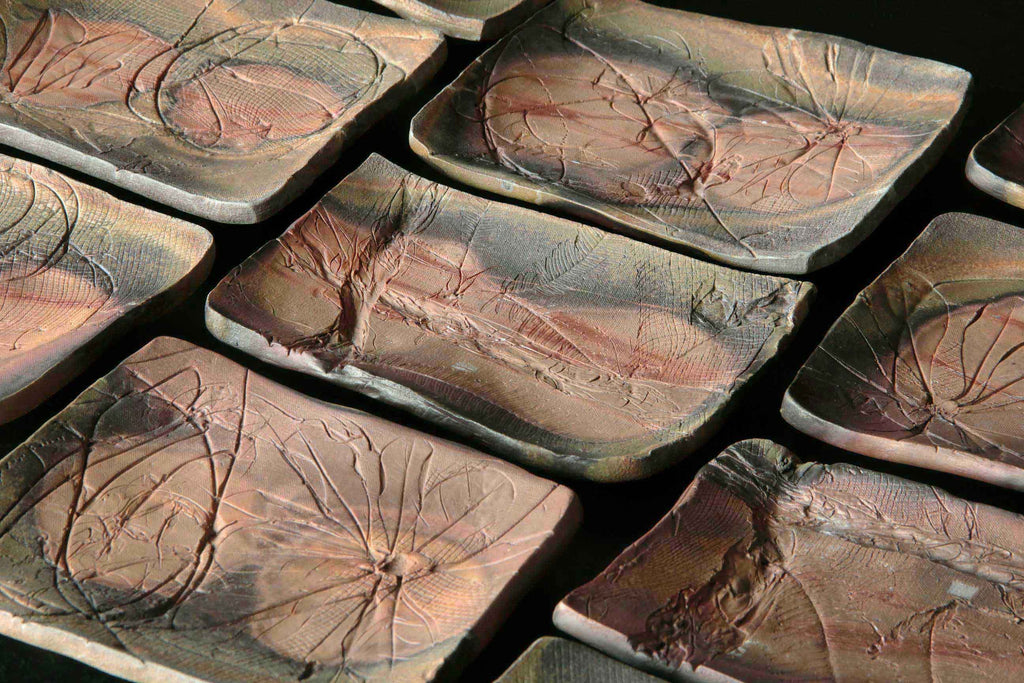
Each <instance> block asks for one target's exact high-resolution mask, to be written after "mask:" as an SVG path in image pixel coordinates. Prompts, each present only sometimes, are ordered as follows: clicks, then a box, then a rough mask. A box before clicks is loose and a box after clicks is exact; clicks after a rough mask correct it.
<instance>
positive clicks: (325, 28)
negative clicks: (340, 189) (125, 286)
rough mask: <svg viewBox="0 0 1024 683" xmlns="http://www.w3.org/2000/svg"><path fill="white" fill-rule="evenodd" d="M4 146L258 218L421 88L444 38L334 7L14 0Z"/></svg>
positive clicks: (309, 2)
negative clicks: (386, 108) (406, 94)
mask: <svg viewBox="0 0 1024 683" xmlns="http://www.w3.org/2000/svg"><path fill="white" fill-rule="evenodd" d="M0 23H2V26H3V32H2V36H3V40H4V62H3V65H2V67H0V141H2V142H4V143H7V144H10V145H13V146H15V147H18V148H20V149H24V150H27V151H30V152H32V153H34V154H41V155H43V156H46V157H47V158H49V159H52V160H54V161H57V162H60V163H63V164H66V165H68V166H72V167H75V168H77V169H80V170H82V171H85V172H88V173H91V174H92V175H94V176H96V177H99V178H101V179H103V180H108V181H110V182H112V183H115V184H118V185H121V186H122V187H126V188H128V189H130V190H133V191H135V192H138V193H140V194H143V195H145V196H147V197H150V198H152V199H155V200H157V201H160V202H163V203H166V204H169V205H171V206H174V207H176V208H179V209H181V210H183V211H188V212H190V213H195V214H197V215H201V216H204V217H207V218H211V219H215V220H221V221H226V222H238V223H242V222H254V221H257V220H260V219H262V218H265V217H266V216H268V215H270V214H271V213H273V212H274V211H276V210H277V209H279V208H281V207H282V206H283V205H284V204H285V203H286V202H287V201H288V200H290V199H291V198H292V197H293V196H294V195H296V194H297V193H298V192H299V191H301V190H302V189H303V188H304V187H305V186H306V185H308V183H309V182H310V181H311V180H312V178H313V177H314V176H315V174H316V173H318V172H319V171H320V170H322V168H323V167H324V166H325V165H326V164H329V163H331V162H332V161H333V160H334V158H335V157H336V156H337V154H338V153H339V152H340V149H341V146H342V145H343V144H344V143H345V141H346V140H347V139H349V138H351V137H352V136H353V135H354V134H356V133H357V132H358V131H359V130H361V129H362V128H364V127H365V126H366V125H368V124H369V123H370V122H372V120H374V119H375V118H376V117H378V116H379V115H380V114H381V113H382V109H381V108H382V107H383V106H390V104H391V103H393V102H394V98H395V97H398V96H401V95H402V94H403V93H404V92H407V91H409V90H410V89H411V88H415V87H418V86H419V85H420V84H421V83H422V82H423V81H424V80H426V79H427V78H429V76H430V75H432V74H433V72H434V70H435V69H436V68H437V66H438V65H439V63H440V60H441V59H442V58H443V47H444V45H443V39H442V38H441V36H440V35H438V34H437V33H436V32H434V31H432V30H430V29H425V28H419V27H416V26H414V25H412V24H410V23H408V22H405V21H402V20H397V19H387V18H384V17H377V16H375V15H371V14H367V13H365V12H360V11H356V10H353V9H350V8H346V7H341V6H339V5H335V4H332V3H330V2H327V1H326V0H130V1H129V0H98V1H95V0H89V1H87V0H9V1H8V2H4V3H2V4H0Z"/></svg>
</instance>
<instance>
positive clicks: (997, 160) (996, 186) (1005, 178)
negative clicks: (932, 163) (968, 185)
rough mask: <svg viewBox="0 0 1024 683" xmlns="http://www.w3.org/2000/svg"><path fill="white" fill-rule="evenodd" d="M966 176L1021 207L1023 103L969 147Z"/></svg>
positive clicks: (1023, 187) (1023, 203)
mask: <svg viewBox="0 0 1024 683" xmlns="http://www.w3.org/2000/svg"><path fill="white" fill-rule="evenodd" d="M967 178H968V179H969V180H970V181H971V182H972V183H974V184H975V185H976V186H977V187H978V188H980V189H981V190H984V191H985V192H988V193H989V194H990V195H992V196H994V197H998V198H999V199H1002V200H1003V201H1004V202H1008V203H1010V204H1013V205H1014V206H1019V207H1021V208H1024V107H1021V108H1020V109H1018V110H1017V111H1015V112H1014V113H1013V114H1012V115H1010V117H1009V118H1008V119H1006V120H1005V121H1003V122H1002V123H1001V124H999V127H998V128H996V129H995V130H994V131H992V132H991V133H989V134H988V135H986V136H985V137H983V138H982V139H981V141H980V142H979V143H978V144H977V145H975V147H974V149H973V150H971V156H970V157H969V158H968V159H967Z"/></svg>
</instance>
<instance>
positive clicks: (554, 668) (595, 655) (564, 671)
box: [494, 638, 658, 683]
mask: <svg viewBox="0 0 1024 683" xmlns="http://www.w3.org/2000/svg"><path fill="white" fill-rule="evenodd" d="M494 683H658V679H657V678H655V677H654V676H649V675H648V674H645V673H644V672H642V671H640V670H638V669H634V668H633V667H630V666H627V665H625V664H622V663H621V662H617V661H615V660H614V659H611V658H610V657H606V656H604V655H603V654H601V653H600V652H598V651H597V650H594V649H593V648H590V647H587V646H586V645H580V644H579V643H577V642H575V641H572V640H566V639H565V638H541V639H539V640H537V641H536V642H534V643H533V645H531V646H530V648H529V649H528V650H527V651H526V652H524V653H523V654H522V656H521V657H519V659H517V660H516V662H515V664H513V665H512V666H511V667H510V668H509V670H508V671H506V672H505V673H504V674H502V675H501V677H500V678H498V680H496V681H495V682H494Z"/></svg>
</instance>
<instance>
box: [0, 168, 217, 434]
mask: <svg viewBox="0 0 1024 683" xmlns="http://www.w3.org/2000/svg"><path fill="white" fill-rule="evenodd" d="M212 260H213V238H212V237H211V235H210V234H209V233H208V232H206V231H205V230H203V229H202V228H200V227H197V226H195V225H191V224H189V223H185V222H183V221H179V220H175V219H173V218H169V217H167V216H162V215H160V214H158V213H155V212H153V211H148V210H146V209H143V208H141V207H138V206H134V205H132V204H128V203H127V202H123V201H121V200H119V199H117V198H115V197H112V196H110V195H108V194H107V193H105V192H101V191H99V190H97V189H95V188H92V187H89V186H87V185H83V184H82V183H78V182H75V181H73V180H71V179H70V178H67V177H65V176H63V175H61V174H60V173H57V172H55V171H51V170H49V169H47V168H45V167H43V166H39V165H36V164H31V163H28V162H25V161H18V160H15V159H12V158H10V157H6V156H3V155H0V423H3V422H6V421H8V420H12V419H14V418H16V417H18V416H19V415H22V414H23V413H26V412H28V411H29V410H31V409H32V408H34V407H35V406H37V405H38V404H39V403H40V402H42V401H43V400H44V399H45V398H47V397H48V396H50V395H51V394H52V393H53V392H54V391H56V390H57V389H59V388H60V387H61V386H63V385H64V384H65V383H66V382H67V381H69V380H70V379H71V378H73V377H74V376H75V375H77V374H78V373H79V372H81V371H82V370H83V369H84V368H85V367H86V366H87V365H88V362H89V360H90V358H91V356H92V354H93V353H96V352H98V351H99V350H100V349H101V348H102V347H103V345H104V344H106V343H108V342H110V341H111V340H113V338H114V337H115V336H116V335H117V333H118V332H120V331H123V330H124V329H126V328H127V326H128V325H130V324H131V323H132V322H133V321H134V320H136V319H137V318H138V317H140V316H141V315H142V314H143V313H155V312H158V311H161V310H165V309H166V308H168V307H170V306H171V305H173V304H175V303H177V302H178V301H180V300H181V299H183V298H185V297H186V296H188V294H189V293H190V292H191V291H192V290H193V289H195V288H196V287H198V286H199V284H200V283H201V282H202V281H203V279H204V278H205V277H206V274H207V272H208V271H209V268H210V264H211V262H212Z"/></svg>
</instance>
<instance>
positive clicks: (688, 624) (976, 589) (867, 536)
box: [555, 441, 1024, 683]
mask: <svg viewBox="0 0 1024 683" xmlns="http://www.w3.org/2000/svg"><path fill="white" fill-rule="evenodd" d="M1022 617H1024V518H1021V517H1020V516H1018V515H1014V514H1011V513H1009V512H1006V511H1004V510H1001V509H998V508H994V507H989V506H986V505H980V504H976V503H971V502H968V501H965V500H961V499H958V498H954V497H953V496H951V495H949V494H948V493H946V492H944V491H941V490H939V489H936V488H934V487H932V486H925V485H923V484H918V483H916V482H912V481H907V480H903V479H898V478H896V477H892V476H889V475H884V474H879V473H876V472H872V471H870V470H864V469H860V468H857V467H853V466H850V465H842V464H840V465H820V464H816V463H807V464H800V463H799V462H798V461H797V460H796V459H795V458H794V457H793V456H792V454H791V453H789V452H788V451H787V450H786V449H784V448H782V447H781V446H778V445H776V444H773V443H771V442H770V441H744V442H740V443H738V444H735V445H734V446H731V447H730V448H728V449H727V450H726V451H725V452H724V453H722V454H721V455H719V456H718V457H717V458H715V459H714V460H712V461H711V463H710V464H708V465H706V466H705V467H704V468H703V469H701V471H700V472H699V473H698V475H697V478H696V479H695V480H694V482H693V483H692V484H691V485H690V486H689V488H688V489H687V490H686V492H685V493H684V494H683V496H682V498H681V499H680V500H679V502H678V503H677V504H676V507H675V508H674V509H673V510H672V511H671V512H670V513H669V514H668V515H666V516H665V518H664V519H662V520H661V521H660V522H658V524H657V525H656V526H655V527H654V528H653V529H652V530H651V531H650V532H649V533H648V534H647V535H646V536H644V537H643V538H641V539H640V540H639V541H637V542H636V543H635V544H634V545H632V546H631V547H630V548H628V549H627V550H626V551H625V552H623V553H622V554H621V555H620V556H619V557H618V558H616V559H615V560H614V561H613V562H612V564H611V565H610V566H609V567H608V568H607V569H606V570H605V571H604V572H603V573H602V574H601V575H599V576H598V577H597V578H596V579H594V580H593V581H591V582H590V583H588V584H586V585H585V586H583V587H581V588H579V589H577V590H575V591H573V592H572V593H571V594H569V596H568V597H567V598H565V600H563V601H562V602H561V603H560V604H559V606H558V608H557V610H556V613H555V623H556V625H558V626H559V627H560V628H562V629H563V630H566V631H568V632H570V633H572V634H573V635H575V636H577V637H579V638H580V639H582V640H584V641H586V642H589V643H591V644H594V645H595V646H597V647H600V648H603V649H605V650H607V651H609V652H611V653H613V654H615V655H616V656H618V657H621V658H624V659H627V660H630V661H634V662H636V663H638V664H640V665H642V666H645V667H649V668H651V669H652V670H654V671H658V672H660V673H662V674H667V675H669V676H670V677H672V678H673V679H675V680H694V679H696V680H707V681H723V680H744V681H753V680H757V681H796V680H800V681H826V680H858V681H869V680H875V681H892V680H899V681H907V682H916V681H922V682H923V681H928V682H934V681H948V682H950V683H956V682H959V681H982V680H984V681H1007V682H1010V681H1019V680H1021V679H1022V677H1024V656H1022V652H1024V625H1022V621H1024V619H1022Z"/></svg>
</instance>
